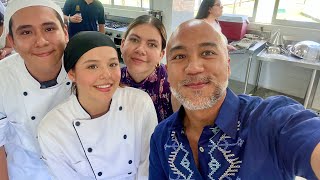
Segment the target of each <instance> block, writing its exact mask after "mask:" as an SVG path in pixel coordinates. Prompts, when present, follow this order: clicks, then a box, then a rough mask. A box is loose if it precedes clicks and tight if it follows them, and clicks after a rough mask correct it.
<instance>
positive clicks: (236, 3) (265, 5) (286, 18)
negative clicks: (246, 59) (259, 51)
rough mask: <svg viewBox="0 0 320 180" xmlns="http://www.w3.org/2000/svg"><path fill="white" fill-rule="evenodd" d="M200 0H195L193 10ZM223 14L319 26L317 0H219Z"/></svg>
mask: <svg viewBox="0 0 320 180" xmlns="http://www.w3.org/2000/svg"><path fill="white" fill-rule="evenodd" d="M201 1H202V0H195V11H197V10H198V8H199V6H200V3H201ZM220 1H221V4H222V5H223V13H224V14H238V15H246V16H248V17H249V20H250V21H251V22H258V23H267V24H276V25H288V26H295V27H306V26H307V27H310V28H314V29H318V28H320V13H319V12H318V7H320V1H319V0H220Z"/></svg>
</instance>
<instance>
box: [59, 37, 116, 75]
mask: <svg viewBox="0 0 320 180" xmlns="http://www.w3.org/2000/svg"><path fill="white" fill-rule="evenodd" d="M101 46H109V47H112V48H114V49H115V50H117V48H116V45H115V44H114V42H113V41H112V40H111V39H110V38H109V37H108V36H106V35H104V34H102V33H100V32H97V31H82V32H79V33H77V34H76V35H74V36H73V37H72V38H71V39H70V40H69V42H68V44H67V47H66V49H65V50H64V56H63V62H64V68H65V70H66V71H67V72H69V71H70V69H72V68H73V67H74V66H75V65H76V63H77V61H78V60H79V59H80V57H81V56H82V55H83V54H85V53H86V52H88V51H90V50H91V49H93V48H96V47H101Z"/></svg>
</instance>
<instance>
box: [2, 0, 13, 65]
mask: <svg viewBox="0 0 320 180" xmlns="http://www.w3.org/2000/svg"><path fill="white" fill-rule="evenodd" d="M5 9H6V8H5V6H4V5H3V3H2V2H1V1H0V36H1V37H0V60H1V59H3V58H5V57H6V56H8V55H9V54H11V53H12V51H13V48H12V47H11V45H10V44H9V42H8V41H7V38H6V34H4V35H3V36H2V33H3V22H4V11H5Z"/></svg>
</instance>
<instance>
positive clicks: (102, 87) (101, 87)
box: [95, 84, 111, 89]
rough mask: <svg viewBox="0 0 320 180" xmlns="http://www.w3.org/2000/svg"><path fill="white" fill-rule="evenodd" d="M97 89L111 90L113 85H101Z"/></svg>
mask: <svg viewBox="0 0 320 180" xmlns="http://www.w3.org/2000/svg"><path fill="white" fill-rule="evenodd" d="M95 87H96V88H100V89H104V88H109V87H111V84H106V85H99V86H95Z"/></svg>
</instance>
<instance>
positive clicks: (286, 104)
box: [239, 95, 312, 133]
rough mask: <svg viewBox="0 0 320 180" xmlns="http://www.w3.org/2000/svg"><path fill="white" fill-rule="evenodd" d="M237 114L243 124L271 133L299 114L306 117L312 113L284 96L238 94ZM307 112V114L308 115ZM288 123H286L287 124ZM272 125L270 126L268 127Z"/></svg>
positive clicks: (302, 117) (300, 116)
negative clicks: (263, 96)
mask: <svg viewBox="0 0 320 180" xmlns="http://www.w3.org/2000/svg"><path fill="white" fill-rule="evenodd" d="M239 98H240V110H239V116H240V119H241V121H242V123H243V125H244V126H246V125H249V124H250V126H254V127H255V128H258V129H260V130H261V133H262V131H263V132H271V133H273V132H274V131H276V130H277V129H279V128H280V129H281V128H282V127H284V126H285V125H286V123H288V122H294V121H292V120H293V119H295V118H297V117H298V116H299V119H301V120H303V119H308V117H309V115H310V116H312V113H311V112H310V111H309V110H306V109H305V108H304V107H303V105H302V104H300V103H298V102H297V101H295V100H293V99H291V98H289V97H286V96H271V97H268V98H266V99H262V98H259V97H254V96H253V97H250V96H245V95H243V96H239ZM308 114H309V115H308ZM287 125H288V124H287ZM269 127H272V128H269Z"/></svg>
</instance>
